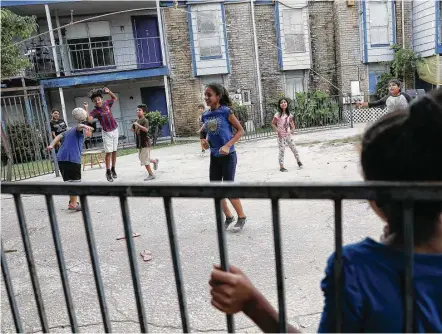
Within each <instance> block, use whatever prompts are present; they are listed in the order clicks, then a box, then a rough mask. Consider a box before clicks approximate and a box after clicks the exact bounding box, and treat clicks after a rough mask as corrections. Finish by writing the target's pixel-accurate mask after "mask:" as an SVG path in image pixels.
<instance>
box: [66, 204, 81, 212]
mask: <svg viewBox="0 0 442 334" xmlns="http://www.w3.org/2000/svg"><path fill="white" fill-rule="evenodd" d="M68 210H69V211H81V205H80V203H77V204H76V205H72V204H70V203H69V206H68Z"/></svg>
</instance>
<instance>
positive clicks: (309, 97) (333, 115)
mask: <svg viewBox="0 0 442 334" xmlns="http://www.w3.org/2000/svg"><path fill="white" fill-rule="evenodd" d="M279 99H280V97H279V98H277V99H275V100H273V101H272V102H271V104H270V105H271V108H272V110H271V112H272V115H273V114H275V113H276V112H278V110H279V109H278V101H279ZM287 101H288V103H289V108H290V110H291V112H292V114H293V116H294V122H295V126H296V127H297V128H300V129H302V128H310V127H317V126H325V125H332V124H337V123H339V121H340V107H339V103H338V99H337V98H335V97H330V96H329V95H328V94H327V93H324V92H321V91H316V92H314V93H296V95H295V99H294V100H292V99H288V98H287ZM272 117H273V116H272Z"/></svg>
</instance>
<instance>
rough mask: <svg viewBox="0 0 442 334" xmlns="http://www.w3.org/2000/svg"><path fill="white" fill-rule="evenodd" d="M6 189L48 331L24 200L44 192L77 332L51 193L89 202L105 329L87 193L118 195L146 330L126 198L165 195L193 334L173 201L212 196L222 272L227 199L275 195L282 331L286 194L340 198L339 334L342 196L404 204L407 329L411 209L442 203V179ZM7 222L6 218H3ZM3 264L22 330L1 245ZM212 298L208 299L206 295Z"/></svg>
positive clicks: (408, 318) (409, 327)
mask: <svg viewBox="0 0 442 334" xmlns="http://www.w3.org/2000/svg"><path fill="white" fill-rule="evenodd" d="M1 192H2V194H12V195H13V197H14V202H15V207H16V212H17V216H18V222H19V225H20V232H21V237H22V241H23V245H24V250H25V253H26V259H27V265H28V269H29V273H30V277H31V282H32V287H33V290H34V295H35V300H36V304H37V308H38V315H39V318H40V323H41V327H42V331H43V332H48V331H49V326H48V320H47V316H46V313H45V308H44V303H43V298H42V293H41V290H40V284H39V279H38V276H37V269H36V263H35V261H34V257H33V251H32V246H31V242H30V237H29V232H28V228H27V224H26V216H25V211H24V208H23V203H22V195H44V196H45V198H46V205H47V211H48V214H49V222H50V225H51V231H52V237H53V240H54V245H55V248H56V256H57V261H58V267H59V272H60V276H61V280H62V285H63V292H64V297H65V300H66V306H67V311H68V315H69V320H70V326H71V330H72V331H73V332H78V329H79V325H78V322H77V319H76V314H75V311H74V305H73V300H72V292H71V289H70V285H69V280H68V276H67V271H66V264H65V260H64V256H63V249H62V243H61V237H60V233H59V227H58V221H57V217H56V214H55V209H54V203H53V196H54V195H68V194H76V195H79V196H80V201H81V204H82V207H83V212H82V215H83V222H84V227H85V231H86V238H87V244H88V248H89V255H90V260H91V263H92V268H93V274H94V279H95V286H96V289H97V295H98V300H99V305H100V309H101V315H102V319H103V325H104V329H105V331H106V332H110V331H111V322H110V318H109V313H108V309H107V306H106V305H107V304H106V298H105V292H104V285H103V280H102V276H101V272H100V265H99V259H98V252H97V245H96V242H95V238H94V232H93V228H92V220H91V214H90V211H89V204H88V196H115V197H119V199H120V208H121V214H122V218H123V225H124V233H125V238H126V239H125V240H126V246H127V249H128V256H129V259H128V260H129V264H130V270H131V276H132V283H133V289H134V293H135V299H136V305H137V311H138V320H139V325H140V330H141V332H146V331H147V330H148V326H147V325H148V321H147V319H148V318H147V315H146V311H145V307H144V304H143V297H142V293H143V287H142V286H141V283H140V274H139V270H138V264H137V260H136V253H135V247H134V241H133V239H132V233H133V232H132V224H131V216H130V213H129V208H128V201H127V199H128V197H160V198H163V201H164V208H165V214H166V225H167V231H168V238H169V244H170V251H171V255H172V263H173V270H174V274H175V284H176V289H177V296H178V301H179V309H180V316H181V324H182V330H183V332H189V331H190V326H189V316H188V313H187V306H186V305H187V304H186V295H185V290H184V285H183V274H182V268H181V263H180V255H179V254H180V253H179V246H178V241H177V235H176V228H175V221H174V213H173V209H172V204H171V203H172V202H171V201H172V198H212V199H214V206H215V210H216V222H217V236H218V247H219V253H220V262H221V266H222V268H223V269H224V270H228V268H229V260H228V255H227V247H226V237H225V231H224V227H223V221H222V212H221V204H220V203H221V199H222V198H248V199H251V198H253V199H269V200H271V204H272V205H271V208H272V218H273V240H274V249H275V268H276V281H277V293H278V307H279V320H280V332H287V319H286V318H287V314H286V303H285V298H286V297H285V289H284V262H283V258H282V242H281V225H280V208H279V200H280V199H327V200H332V201H334V226H335V229H334V231H335V240H334V241H335V252H336V256H335V263H334V265H335V269H334V276H335V277H334V279H335V284H336V286H337V287H338V288H337V289H336V305H335V307H336V314H337V319H336V332H341V330H342V326H343V323H342V316H343V308H342V307H343V298H342V291H343V284H344V277H343V271H342V201H343V200H354V199H366V200H382V201H384V202H385V201H395V202H400V203H402V204H403V210H404V231H405V246H406V251H405V253H406V264H405V265H406V271H405V282H406V284H405V290H404V291H405V308H404V310H405V324H404V330H405V331H406V332H413V308H414V300H413V206H414V202H416V201H442V184H440V183H436V184H434V183H433V184H430V183H429V184H413V183H402V184H401V183H352V184H339V185H337V184H325V185H306V184H283V185H282V184H273V185H272V184H268V185H245V184H242V185H229V184H207V185H204V186H203V185H199V186H194V185H188V186H187V185H151V186H145V185H136V184H119V185H98V184H57V187H54V185H53V184H50V183H46V184H44V183H28V184H23V183H19V184H16V183H14V184H12V183H4V184H2V188H1ZM3 219H4V218H3ZM1 266H2V273H3V278H4V282H5V288H6V292H7V295H8V300H9V304H10V309H11V312H12V316H13V319H14V323H15V328H16V330H17V332H22V331H23V326H22V318H21V316H20V310H19V309H18V305H17V301H16V299H15V295H14V290H13V286H12V281H11V275H10V272H9V270H8V265H7V262H6V257H5V251H4V248H3V241H2V249H1ZM207 298H209V296H208V297H207ZM226 320H227V329H228V332H234V331H235V326H234V318H233V316H227V319H226Z"/></svg>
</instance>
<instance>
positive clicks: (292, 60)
mask: <svg viewBox="0 0 442 334" xmlns="http://www.w3.org/2000/svg"><path fill="white" fill-rule="evenodd" d="M290 7H292V8H290ZM290 7H286V6H284V5H283V4H282V3H280V4H279V26H280V38H281V52H282V66H283V70H284V71H288V70H302V69H309V68H310V67H311V56H310V53H311V52H310V51H311V50H310V34H309V18H308V16H309V14H308V7H307V1H303V0H301V1H300V0H297V1H292V2H290ZM293 7H294V8H297V9H298V10H300V11H301V16H302V21H301V22H300V24H302V28H303V32H304V43H305V51H304V52H295V53H287V52H286V39H285V36H286V35H287V33H288V32H289V31H290V30H289V29H290V27H286V26H284V12H285V11H288V12H290V11H292V12H293ZM286 22H287V21H286Z"/></svg>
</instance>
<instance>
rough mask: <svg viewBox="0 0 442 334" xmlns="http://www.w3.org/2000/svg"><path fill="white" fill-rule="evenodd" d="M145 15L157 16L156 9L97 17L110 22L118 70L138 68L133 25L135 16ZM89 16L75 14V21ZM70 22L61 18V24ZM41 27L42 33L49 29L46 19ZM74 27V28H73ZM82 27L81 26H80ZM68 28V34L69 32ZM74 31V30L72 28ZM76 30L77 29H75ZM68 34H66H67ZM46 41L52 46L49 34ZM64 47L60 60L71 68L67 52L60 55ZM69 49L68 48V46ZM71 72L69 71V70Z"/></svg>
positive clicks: (66, 66)
mask: <svg viewBox="0 0 442 334" xmlns="http://www.w3.org/2000/svg"><path fill="white" fill-rule="evenodd" d="M143 15H150V16H156V11H147V10H146V11H139V12H138V11H137V12H133V13H124V14H117V15H111V16H108V17H104V18H101V19H97V20H96V21H99V22H100V24H101V25H102V24H104V22H108V23H109V26H110V34H111V36H112V43H113V49H114V59H115V66H116V70H132V69H137V68H138V66H137V52H136V48H135V37H134V32H133V27H132V19H131V17H133V16H143ZM85 18H87V17H86V16H75V17H74V21H79V20H82V19H85ZM52 21H53V22H52V25H53V28H54V29H55V28H56V25H55V18H53V20H52ZM88 22H91V23H92V25H94V24H95V22H94V21H88ZM68 23H70V19H69V18H66V17H62V18H60V25H62V26H63V25H66V24H68ZM39 29H40V33H42V32H45V31H48V26H47V22H46V20H39ZM71 29H72V28H71ZM80 29H81V26H80ZM68 31H69V30H67V34H69V32H68ZM71 31H72V30H71ZM73 31H75V30H73ZM67 34H66V35H67ZM54 36H55V38H56V39H57V32H56V31H55V32H54ZM43 38H44V41H43V42H42V43H43V45H47V46H50V45H51V43H50V40H49V34H45V35H43ZM66 38H67V36H64V37H63V44H66ZM158 41H159V39H158ZM61 50H62V48H58V51H59V61H63V68H64V69H69V68H70V65H69V60H68V55H67V52H65V53H64V54H63V56H61V57H60V55H61V52H60V51H61ZM66 50H67V48H66ZM49 51H50V54H51V58H52V50H51V49H50V48H49ZM103 71H104V72H107V71H108V70H96V71H94V70H90V71H87V73H89V74H90V73H99V72H103ZM68 72H69V71H68Z"/></svg>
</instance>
